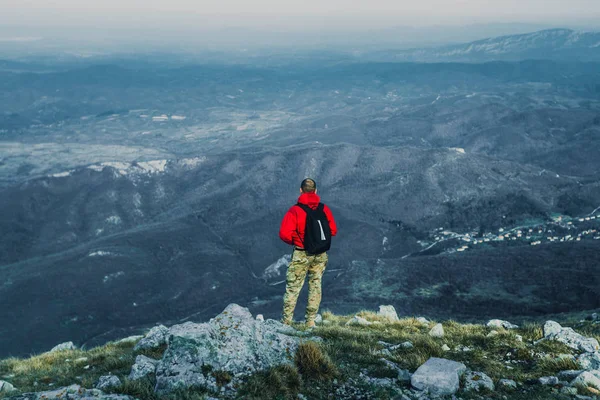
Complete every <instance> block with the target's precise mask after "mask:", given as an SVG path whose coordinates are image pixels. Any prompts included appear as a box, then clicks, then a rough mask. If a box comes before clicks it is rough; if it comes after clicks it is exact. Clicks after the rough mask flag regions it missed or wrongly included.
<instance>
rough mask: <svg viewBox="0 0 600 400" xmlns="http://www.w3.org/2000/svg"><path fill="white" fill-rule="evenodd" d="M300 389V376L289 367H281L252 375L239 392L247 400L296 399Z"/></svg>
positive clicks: (294, 369)
mask: <svg viewBox="0 0 600 400" xmlns="http://www.w3.org/2000/svg"><path fill="white" fill-rule="evenodd" d="M301 387H302V379H301V378H300V374H299V373H298V371H297V370H296V368H294V367H293V366H291V365H281V366H279V367H275V368H271V369H269V370H268V371H265V372H259V373H257V374H254V375H252V376H251V377H250V378H249V379H248V380H247V381H246V383H245V384H244V385H242V387H241V388H240V390H239V395H240V397H241V398H243V399H248V400H263V399H264V400H270V399H274V400H275V399H278V400H288V399H290V400H291V399H297V398H298V393H300V389H301Z"/></svg>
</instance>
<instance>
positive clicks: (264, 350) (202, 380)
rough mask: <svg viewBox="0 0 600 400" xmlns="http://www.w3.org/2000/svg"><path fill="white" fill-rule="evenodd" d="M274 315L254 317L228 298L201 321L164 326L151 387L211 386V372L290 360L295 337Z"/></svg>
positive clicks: (243, 371)
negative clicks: (216, 312)
mask: <svg viewBox="0 0 600 400" xmlns="http://www.w3.org/2000/svg"><path fill="white" fill-rule="evenodd" d="M297 333H298V332H297V331H296V330H294V329H293V328H291V327H289V326H286V325H283V324H281V323H280V322H278V321H274V320H267V321H265V322H260V321H257V320H255V319H254V318H253V317H252V314H250V312H249V311H248V309H247V308H243V307H240V306H238V305H237V304H230V305H229V306H227V308H226V309H225V310H224V311H223V312H222V313H221V314H219V315H218V316H216V317H215V318H213V319H211V320H210V321H209V322H207V323H202V324H197V323H192V322H186V323H184V324H181V325H175V326H173V327H171V329H169V339H168V347H167V350H166V351H165V354H164V356H163V358H162V360H161V361H160V362H159V364H158V366H157V369H156V390H157V391H158V392H160V393H166V392H170V391H173V390H177V389H185V388H189V387H205V388H209V389H213V390H214V389H216V379H215V377H214V372H217V371H219V372H226V373H228V374H229V376H231V378H232V379H233V380H234V381H235V380H236V379H238V378H240V377H243V376H245V375H248V374H252V373H254V372H256V371H260V370H264V369H267V368H270V367H273V366H276V365H280V364H285V363H292V362H293V358H294V354H295V353H296V349H297V348H298V344H299V342H300V338H299V337H297V336H292V335H294V334H297Z"/></svg>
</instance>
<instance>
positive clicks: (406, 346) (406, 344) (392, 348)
mask: <svg viewBox="0 0 600 400" xmlns="http://www.w3.org/2000/svg"><path fill="white" fill-rule="evenodd" d="M413 347H415V346H414V345H413V344H412V342H402V343H400V344H395V345H389V349H390V351H396V350H398V349H412V348H413Z"/></svg>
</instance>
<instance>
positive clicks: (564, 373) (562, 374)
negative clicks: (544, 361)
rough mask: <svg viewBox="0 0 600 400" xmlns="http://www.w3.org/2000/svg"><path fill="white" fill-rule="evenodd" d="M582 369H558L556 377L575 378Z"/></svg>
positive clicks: (562, 378) (569, 379) (568, 379)
mask: <svg viewBox="0 0 600 400" xmlns="http://www.w3.org/2000/svg"><path fill="white" fill-rule="evenodd" d="M582 372H583V371H581V370H568V371H560V372H559V373H558V374H556V375H557V377H558V378H559V379H561V380H566V381H572V380H573V379H575V378H577V377H578V376H579V375H580V374H581V373H582Z"/></svg>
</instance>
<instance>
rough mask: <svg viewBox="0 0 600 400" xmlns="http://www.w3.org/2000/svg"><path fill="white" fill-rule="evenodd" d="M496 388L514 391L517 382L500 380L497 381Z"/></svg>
mask: <svg viewBox="0 0 600 400" xmlns="http://www.w3.org/2000/svg"><path fill="white" fill-rule="evenodd" d="M498 386H500V387H502V388H504V389H516V388H517V382H515V381H513V380H512V379H500V380H499V381H498Z"/></svg>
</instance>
